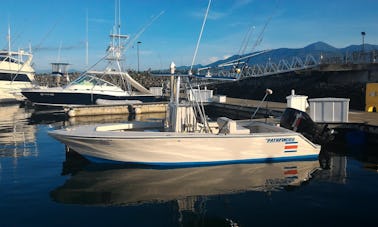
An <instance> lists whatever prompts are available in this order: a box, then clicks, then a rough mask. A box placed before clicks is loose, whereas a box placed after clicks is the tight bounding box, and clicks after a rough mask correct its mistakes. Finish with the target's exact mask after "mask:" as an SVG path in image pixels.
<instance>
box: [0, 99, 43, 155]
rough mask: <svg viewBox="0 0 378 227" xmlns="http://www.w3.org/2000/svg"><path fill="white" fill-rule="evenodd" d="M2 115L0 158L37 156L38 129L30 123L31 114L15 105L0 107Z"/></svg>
mask: <svg viewBox="0 0 378 227" xmlns="http://www.w3.org/2000/svg"><path fill="white" fill-rule="evenodd" d="M0 115H1V116H2V117H1V118H2V119H1V121H0V156H12V157H19V156H30V155H36V154H37V146H36V138H35V132H36V128H35V126H34V125H30V124H29V123H28V118H29V117H30V115H31V114H30V113H28V112H26V111H25V109H24V108H20V107H19V105H18V104H17V105H16V104H15V105H6V106H4V105H3V106H0Z"/></svg>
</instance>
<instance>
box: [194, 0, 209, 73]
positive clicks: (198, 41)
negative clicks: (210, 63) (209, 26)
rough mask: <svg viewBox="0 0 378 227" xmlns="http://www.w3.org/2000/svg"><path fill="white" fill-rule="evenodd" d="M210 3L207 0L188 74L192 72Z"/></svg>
mask: <svg viewBox="0 0 378 227" xmlns="http://www.w3.org/2000/svg"><path fill="white" fill-rule="evenodd" d="M210 5H211V0H209V4H208V5H207V9H206V14H205V17H204V18H203V22H202V27H201V32H200V35H199V37H198V40H197V46H196V50H195V51H194V56H193V60H192V64H191V65H190V70H189V74H191V73H192V69H193V65H194V60H195V59H196V56H197V51H198V47H199V44H200V42H201V38H202V33H203V29H204V27H205V23H206V19H207V15H208V14H209V9H210Z"/></svg>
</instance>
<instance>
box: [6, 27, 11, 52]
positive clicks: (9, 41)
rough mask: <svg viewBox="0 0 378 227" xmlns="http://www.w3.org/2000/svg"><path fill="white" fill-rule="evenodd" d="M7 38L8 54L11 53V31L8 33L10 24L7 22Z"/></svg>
mask: <svg viewBox="0 0 378 227" xmlns="http://www.w3.org/2000/svg"><path fill="white" fill-rule="evenodd" d="M7 39H8V52H9V55H10V54H11V33H10V25H9V23H8V35H7Z"/></svg>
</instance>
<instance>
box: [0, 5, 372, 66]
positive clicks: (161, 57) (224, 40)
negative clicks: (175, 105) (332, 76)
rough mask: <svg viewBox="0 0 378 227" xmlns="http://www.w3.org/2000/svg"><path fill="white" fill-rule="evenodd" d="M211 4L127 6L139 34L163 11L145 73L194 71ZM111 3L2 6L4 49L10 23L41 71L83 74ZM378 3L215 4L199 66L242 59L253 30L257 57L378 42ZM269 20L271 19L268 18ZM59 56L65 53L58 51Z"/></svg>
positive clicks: (147, 39)
mask: <svg viewBox="0 0 378 227" xmlns="http://www.w3.org/2000/svg"><path fill="white" fill-rule="evenodd" d="M207 4H208V1H207V0H134V1H131V0H121V23H122V27H121V31H122V33H123V34H129V35H130V36H131V37H133V36H135V35H136V34H137V33H138V32H139V31H140V30H141V29H142V28H143V27H145V26H146V25H147V24H149V23H150V22H151V20H152V18H153V17H154V16H156V15H159V14H160V13H161V12H164V13H163V14H162V15H161V16H160V17H159V18H158V19H157V20H155V21H154V22H153V23H152V24H151V25H150V26H149V27H148V28H147V29H146V31H145V32H144V33H143V34H142V35H141V36H140V37H139V38H138V39H137V40H136V41H140V42H142V43H141V44H140V46H139V47H140V48H139V54H140V69H148V68H152V69H160V68H167V67H168V66H169V64H170V62H171V61H175V63H176V65H190V64H191V61H192V58H193V54H194V50H195V46H196V42H197V39H198V35H199V32H200V28H201V25H202V21H203V17H204V13H205V11H206V7H207ZM114 5H115V2H114V1H112V0H65V1H62V0H60V1H58V0H34V1H33V0H7V1H5V2H4V3H2V18H3V19H2V20H1V22H0V34H2V35H1V36H0V48H2V49H3V48H7V39H6V37H7V30H8V24H9V25H10V27H11V36H12V49H17V48H24V49H27V48H28V46H29V44H31V46H32V49H33V53H34V63H35V68H36V70H37V71H40V70H50V65H49V63H51V62H55V61H57V60H58V58H59V59H60V60H61V61H65V62H68V63H70V64H72V65H71V68H73V69H78V70H84V69H86V68H87V67H88V66H86V62H85V41H86V35H87V33H86V14H87V12H88V37H89V38H88V40H89V65H92V64H94V63H96V61H97V60H98V59H100V58H101V57H103V56H104V54H105V49H106V47H107V45H108V43H109V38H108V35H109V34H110V32H111V30H112V27H113V24H114ZM377 11H378V1H377V0H349V1H345V0H327V1H325V0H317V1H309V0H234V1H232V0H212V5H211V8H210V13H209V16H208V20H207V22H206V27H205V30H204V33H203V36H202V41H201V44H200V47H199V51H198V56H197V58H196V61H195V64H208V63H211V62H213V61H215V60H219V59H223V58H226V57H228V56H231V55H233V54H237V53H238V52H239V50H240V47H241V45H242V42H243V38H244V37H245V34H246V33H247V32H248V30H249V29H251V28H252V35H251V39H250V42H249V43H250V44H249V46H248V47H247V48H246V52H250V51H252V47H253V46H254V44H255V43H256V39H257V38H258V36H259V34H260V33H261V31H262V30H263V27H264V25H266V29H265V31H264V32H263V36H262V40H261V42H259V43H258V45H257V46H256V47H255V50H263V49H272V48H281V47H287V48H301V47H304V46H306V45H308V44H311V43H313V42H317V41H324V42H326V43H328V44H330V45H332V46H335V47H338V48H340V47H346V46H349V45H351V44H361V42H362V38H361V32H362V31H364V32H366V36H365V43H370V44H378V42H377V40H378V13H377ZM269 18H271V19H270V20H269ZM59 50H60V51H59ZM126 66H127V68H131V69H136V68H137V48H136V46H135V45H134V47H133V46H131V47H130V48H129V49H128V50H127V51H126Z"/></svg>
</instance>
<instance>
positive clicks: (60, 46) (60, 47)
mask: <svg viewBox="0 0 378 227" xmlns="http://www.w3.org/2000/svg"><path fill="white" fill-rule="evenodd" d="M61 49H62V41H60V43H59V49H58V58H57V60H56V61H57V62H60V50H61Z"/></svg>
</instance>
